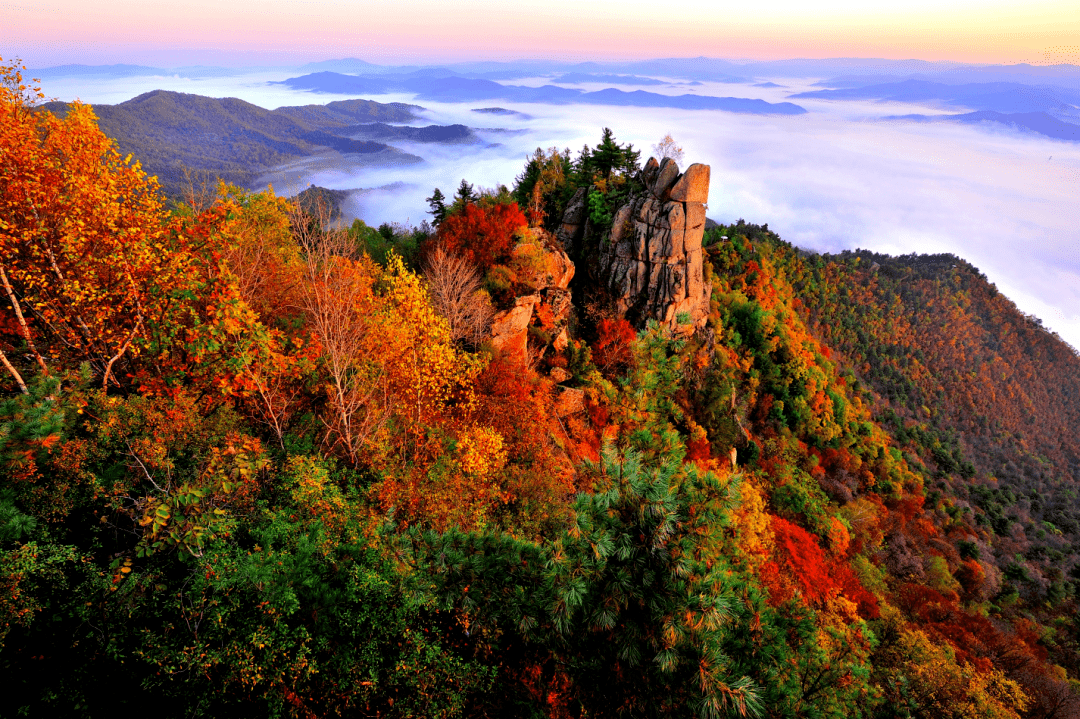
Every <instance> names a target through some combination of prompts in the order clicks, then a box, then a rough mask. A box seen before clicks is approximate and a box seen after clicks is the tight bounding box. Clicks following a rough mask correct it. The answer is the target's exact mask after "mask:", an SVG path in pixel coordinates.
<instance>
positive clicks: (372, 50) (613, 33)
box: [0, 0, 1080, 67]
mask: <svg viewBox="0 0 1080 719" xmlns="http://www.w3.org/2000/svg"><path fill="white" fill-rule="evenodd" d="M0 28H3V33H2V35H3V39H2V40H0V53H2V55H0V56H4V57H13V56H20V57H22V59H23V60H24V61H26V62H27V64H28V65H29V66H30V67H45V66H50V65H58V64H66V63H85V64H106V63H136V64H146V65H153V66H164V67H177V66H182V65H196V64H220V65H228V66H243V65H261V64H295V63H298V62H307V61H315V60H323V59H326V58H329V57H342V56H355V57H362V58H363V59H366V60H369V61H371V62H377V63H389V64H394V63H401V62H405V61H408V62H445V61H453V60H466V59H503V60H505V59H521V58H526V57H538V58H547V59H580V60H602V59H635V58H640V59H643V58H654V57H694V56H699V55H707V56H710V57H724V58H741V59H754V60H769V59H785V58H793V57H807V58H822V57H881V58H892V59H905V58H919V59H923V60H953V61H959V62H980V63H1016V62H1029V63H1053V62H1060V61H1066V62H1068V61H1070V58H1072V59H1071V61H1072V62H1077V58H1080V2H1076V0H1034V1H1032V0H1028V1H1026V2H1024V1H1018V0H875V1H874V2H867V1H866V0H831V1H830V0H826V1H822V2H806V1H805V0H756V1H755V2H753V3H747V2H744V1H742V0H740V1H739V2H731V1H730V0H719V1H718V0H680V1H679V2H677V3H658V2H656V1H655V0H647V1H643V0H589V1H588V2H582V1H581V0H546V1H545V2H542V3H520V2H518V3H514V2H506V1H505V0H460V1H452V0H393V1H392V2H387V1H385V0H379V2H372V1H371V0H360V1H359V2H358V1H356V0H258V2H255V1H254V0H230V1H229V2H221V1H220V0H0Z"/></svg>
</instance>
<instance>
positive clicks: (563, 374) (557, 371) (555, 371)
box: [548, 367, 574, 383]
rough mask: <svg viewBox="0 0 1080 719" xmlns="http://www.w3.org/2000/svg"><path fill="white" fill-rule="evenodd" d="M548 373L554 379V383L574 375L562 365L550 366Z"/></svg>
mask: <svg viewBox="0 0 1080 719" xmlns="http://www.w3.org/2000/svg"><path fill="white" fill-rule="evenodd" d="M548 374H549V375H550V376H551V379H553V380H555V382H556V383H559V382H565V381H566V380H568V379H570V378H571V377H573V376H574V375H572V374H570V371H569V370H567V369H565V368H563V367H552V368H551V371H550V372H548Z"/></svg>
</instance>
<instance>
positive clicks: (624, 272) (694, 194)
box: [599, 158, 712, 334]
mask: <svg viewBox="0 0 1080 719" xmlns="http://www.w3.org/2000/svg"><path fill="white" fill-rule="evenodd" d="M641 179H642V180H643V181H644V183H645V187H646V188H647V189H646V191H645V192H644V193H643V194H642V195H640V196H638V197H634V198H632V199H631V200H630V201H629V202H628V203H627V204H625V205H623V206H622V207H620V208H619V209H618V211H617V212H616V213H615V218H614V223H613V225H612V228H611V235H610V237H609V238H608V240H607V242H604V243H602V244H601V249H600V262H599V269H600V280H601V281H602V282H603V284H604V285H605V286H606V287H607V290H608V291H609V292H610V293H611V295H612V296H613V298H614V300H615V305H616V309H617V310H618V312H619V313H620V314H621V315H623V316H624V317H626V318H627V319H628V320H629V321H630V322H631V323H632V324H634V325H635V326H638V327H641V326H644V324H645V323H646V322H647V321H648V320H650V319H654V320H656V321H658V322H660V323H661V324H664V325H667V326H668V327H670V328H671V329H672V330H674V331H676V332H679V333H681V334H692V333H693V332H694V331H695V330H697V329H700V328H702V327H704V326H705V322H706V320H707V319H708V314H709V295H710V294H711V292H712V288H711V287H710V286H709V285H706V284H705V281H704V275H703V272H702V256H701V240H702V236H703V235H704V233H705V204H704V203H705V201H706V200H707V199H708V197H709V166H708V165H698V164H695V165H690V167H688V168H686V172H683V173H680V172H679V167H678V165H676V164H675V161H674V160H671V159H665V160H664V161H663V162H662V163H658V162H657V161H656V160H655V159H653V158H649V161H648V163H646V165H645V167H644V168H643V169H642V171H641Z"/></svg>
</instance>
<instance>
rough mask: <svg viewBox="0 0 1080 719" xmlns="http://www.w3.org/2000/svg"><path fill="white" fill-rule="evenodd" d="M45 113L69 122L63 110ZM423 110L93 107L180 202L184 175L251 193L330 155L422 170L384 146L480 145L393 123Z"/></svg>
mask: <svg viewBox="0 0 1080 719" xmlns="http://www.w3.org/2000/svg"><path fill="white" fill-rule="evenodd" d="M44 107H45V108H46V109H48V110H50V111H52V112H54V113H57V114H60V115H63V114H65V113H66V112H67V105H66V104H64V103H48V104H46V105H45V106H44ZM422 109H423V108H422V107H420V106H418V105H407V104H404V103H386V104H384V103H378V102H373V101H371V100H342V101H338V102H331V103H328V104H326V105H304V106H299V107H281V108H278V109H276V110H265V109H263V108H261V107H258V106H257V105H253V104H251V103H249V102H244V101H243V100H238V99H236V98H224V99H215V98H209V97H202V96H199V95H189V94H184V93H178V92H168V91H164V90H156V91H154V92H148V93H145V94H143V95H139V96H138V97H136V98H134V99H132V100H129V101H127V102H123V103H120V104H118V105H95V106H94V112H95V113H96V114H97V116H98V119H99V125H100V126H101V128H102V130H103V131H104V132H105V134H106V135H108V136H109V137H111V138H113V139H114V140H116V142H117V146H118V149H119V150H120V152H121V153H123V154H126V153H131V154H133V155H135V157H137V158H138V159H139V160H140V162H141V163H142V166H143V169H145V170H146V171H147V172H148V173H149V174H151V175H156V176H157V177H158V180H159V181H160V183H161V185H162V187H163V188H164V189H165V191H166V193H168V194H170V195H177V194H179V193H180V192H181V190H182V187H183V185H184V182H185V170H187V171H195V172H209V173H212V174H213V175H216V176H218V177H221V178H222V179H224V180H226V181H228V182H232V183H236V184H238V185H242V186H251V184H252V183H253V182H255V180H256V179H257V178H258V177H260V176H261V175H262V174H263V173H264V172H265V171H266V170H267V169H269V168H273V167H275V166H278V165H282V164H284V163H287V162H291V161H294V160H296V159H298V158H304V157H311V156H316V155H322V154H326V153H335V152H336V153H342V154H346V155H349V156H350V157H351V160H350V162H351V163H352V164H354V165H400V164H413V163H417V162H421V161H422V159H421V158H420V157H417V156H415V155H412V154H409V153H407V152H403V151H401V150H399V149H397V148H395V147H392V146H391V145H388V144H386V143H384V142H378V141H376V140H375V139H373V138H379V139H384V140H409V141H413V142H469V141H472V142H476V141H478V138H476V137H475V136H474V135H473V134H472V131H471V130H470V129H469V128H467V127H465V126H464V125H451V126H449V127H440V126H436V125H431V126H427V127H401V126H393V125H389V124H386V123H388V122H408V121H410V120H415V119H418V117H417V115H416V114H415V113H416V111H419V110H422Z"/></svg>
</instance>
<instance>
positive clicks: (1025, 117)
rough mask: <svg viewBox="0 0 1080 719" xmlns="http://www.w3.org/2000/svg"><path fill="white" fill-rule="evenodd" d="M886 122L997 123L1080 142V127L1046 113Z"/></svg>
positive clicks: (982, 113)
mask: <svg viewBox="0 0 1080 719" xmlns="http://www.w3.org/2000/svg"><path fill="white" fill-rule="evenodd" d="M885 119H886V120H909V121H912V122H959V123H962V124H965V125H974V124H982V123H995V124H999V125H1005V126H1008V127H1011V128H1013V129H1016V130H1023V131H1027V132H1036V133H1038V134H1040V135H1045V136H1046V137H1052V138H1054V139H1055V140H1066V141H1068V142H1080V125H1074V124H1072V123H1071V122H1062V121H1061V120H1058V119H1056V118H1054V117H1051V116H1050V115H1048V114H1046V113H1045V112H1014V113H1008V114H1006V113H1003V112H994V111H993V110H979V111H977V112H967V113H964V114H961V115H894V116H891V117H887V118H885Z"/></svg>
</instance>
